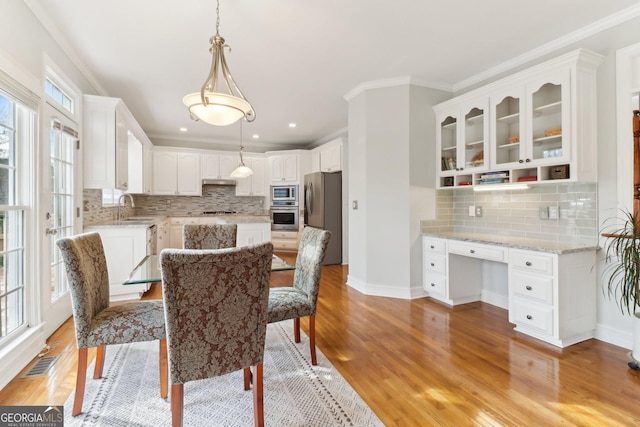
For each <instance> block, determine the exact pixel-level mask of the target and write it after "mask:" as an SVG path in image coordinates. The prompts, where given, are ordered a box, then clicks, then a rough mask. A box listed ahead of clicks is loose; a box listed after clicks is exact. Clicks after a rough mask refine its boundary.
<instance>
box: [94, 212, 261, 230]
mask: <svg viewBox="0 0 640 427" xmlns="http://www.w3.org/2000/svg"><path fill="white" fill-rule="evenodd" d="M169 217H170V216H168V215H155V216H154V215H139V216H130V217H127V218H125V219H122V220H115V219H114V220H108V221H102V222H98V223H94V224H86V225H85V226H84V228H85V229H90V228H91V229H94V228H108V227H136V228H137V227H144V228H146V227H150V226H152V225H155V224H158V223H160V222H162V221H164V220H165V219H167V218H169ZM171 217H174V218H217V219H220V220H221V221H220V222H221V223H226V224H250V223H271V217H270V216H269V215H252V214H223V215H188V214H187V215H171ZM223 221H224V222H223Z"/></svg>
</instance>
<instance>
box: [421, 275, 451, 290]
mask: <svg viewBox="0 0 640 427" xmlns="http://www.w3.org/2000/svg"><path fill="white" fill-rule="evenodd" d="M446 284H447V280H446V278H445V276H444V275H442V274H435V273H427V274H425V276H424V283H423V287H424V290H425V291H427V292H435V293H438V294H441V295H444V294H445V290H446Z"/></svg>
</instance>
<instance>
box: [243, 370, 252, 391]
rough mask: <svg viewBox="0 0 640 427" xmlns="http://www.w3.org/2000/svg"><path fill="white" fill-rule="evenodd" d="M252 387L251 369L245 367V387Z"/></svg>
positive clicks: (246, 388) (247, 388)
mask: <svg viewBox="0 0 640 427" xmlns="http://www.w3.org/2000/svg"><path fill="white" fill-rule="evenodd" d="M250 388H251V369H250V368H244V389H245V390H249V389H250Z"/></svg>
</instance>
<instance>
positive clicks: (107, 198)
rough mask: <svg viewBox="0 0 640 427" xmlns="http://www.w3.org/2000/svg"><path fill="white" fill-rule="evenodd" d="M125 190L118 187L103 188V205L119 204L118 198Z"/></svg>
mask: <svg viewBox="0 0 640 427" xmlns="http://www.w3.org/2000/svg"><path fill="white" fill-rule="evenodd" d="M123 193H124V192H123V191H122V190H118V189H117V188H103V189H102V206H103V207H106V206H118V200H119V199H120V196H121V195H122V194H123Z"/></svg>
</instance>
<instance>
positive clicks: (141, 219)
mask: <svg viewBox="0 0 640 427" xmlns="http://www.w3.org/2000/svg"><path fill="white" fill-rule="evenodd" d="M155 219H156V217H155V216H130V217H129V218H124V219H121V220H120V222H149V221H153V220H155Z"/></svg>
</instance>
